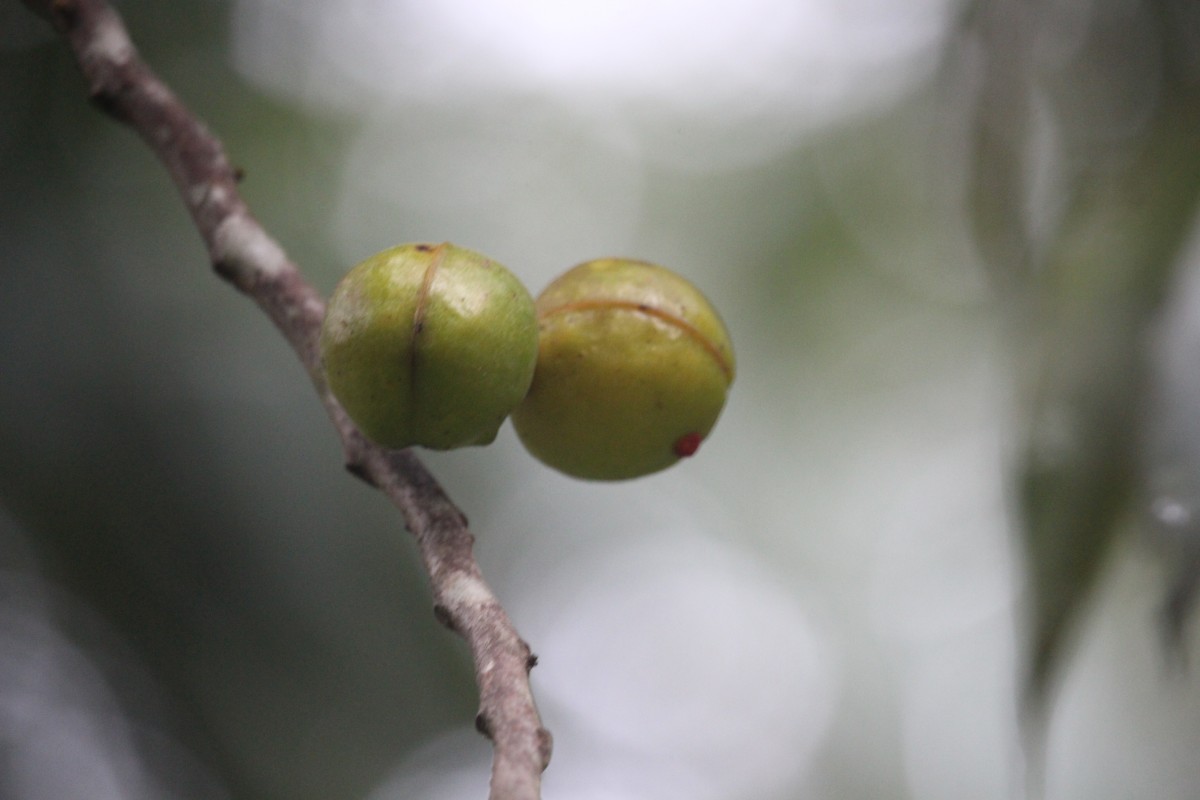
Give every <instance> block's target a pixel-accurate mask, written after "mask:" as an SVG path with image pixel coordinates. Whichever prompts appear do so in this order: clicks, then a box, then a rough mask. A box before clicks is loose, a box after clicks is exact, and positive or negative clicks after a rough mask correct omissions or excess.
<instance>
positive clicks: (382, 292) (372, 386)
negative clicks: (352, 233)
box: [321, 244, 537, 450]
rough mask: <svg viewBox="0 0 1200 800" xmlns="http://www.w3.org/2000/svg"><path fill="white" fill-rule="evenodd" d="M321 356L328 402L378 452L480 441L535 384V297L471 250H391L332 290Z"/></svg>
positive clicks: (356, 269) (410, 246)
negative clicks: (379, 449)
mask: <svg viewBox="0 0 1200 800" xmlns="http://www.w3.org/2000/svg"><path fill="white" fill-rule="evenodd" d="M321 358H322V360H323V362H324V366H325V376H326V379H327V380H328V381H329V388H330V389H331V390H332V391H333V394H334V395H335V396H336V397H337V399H338V401H339V402H340V403H341V404H342V406H343V407H344V408H345V409H346V413H348V414H349V415H350V418H351V419H353V420H354V422H355V424H357V425H358V427H359V428H360V429H361V430H362V432H363V433H365V434H366V435H367V436H368V437H369V438H371V439H373V440H375V441H376V442H378V443H379V444H381V445H384V446H385V447H408V446H409V445H414V444H419V445H423V446H425V447H430V448H434V449H437V450H447V449H450V448H453V447H463V446H465V445H475V444H488V443H489V442H491V441H492V440H493V439H495V438H496V432H497V431H498V430H499V428H500V425H501V423H503V422H504V418H505V417H507V416H508V414H509V412H511V411H512V409H513V407H514V406H516V404H517V403H518V402H520V400H521V398H522V397H524V396H525V392H526V391H527V390H528V389H529V383H530V381H531V380H532V379H533V370H534V365H535V363H536V361H537V318H536V315H535V312H534V307H533V298H531V297H530V296H529V292H528V291H526V289H525V287H524V286H522V285H521V282H520V281H519V280H517V278H516V277H515V276H514V275H513V274H512V273H511V272H509V271H508V270H507V269H505V268H504V267H502V266H501V265H500V264H497V263H496V262H494V261H492V260H490V259H488V258H486V257H484V256H481V255H480V254H478V253H475V252H472V251H470V250H466V249H464V248H461V247H455V246H454V245H452V244H439V245H431V244H405V245H400V246H399V247H394V248H392V249H390V250H385V251H383V252H382V253H378V254H377V255H374V256H371V257H370V258H368V259H367V260H366V261H364V262H362V263H361V264H359V265H358V266H356V267H354V269H352V270H350V272H348V273H346V276H345V277H344V278H343V279H342V281H341V283H339V284H338V286H337V289H335V290H334V292H333V296H332V297H331V298H330V299H329V307H328V308H327V309H326V312H325V322H324V325H323V326H322V328H321Z"/></svg>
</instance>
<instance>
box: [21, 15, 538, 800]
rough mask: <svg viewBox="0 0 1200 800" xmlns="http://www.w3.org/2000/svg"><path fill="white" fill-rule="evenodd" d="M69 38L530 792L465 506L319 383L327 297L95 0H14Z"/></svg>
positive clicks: (529, 728) (533, 747)
mask: <svg viewBox="0 0 1200 800" xmlns="http://www.w3.org/2000/svg"><path fill="white" fill-rule="evenodd" d="M23 1H24V2H25V4H26V5H27V6H29V7H30V8H31V9H32V10H33V11H35V12H36V13H38V14H40V15H41V16H43V17H45V18H47V19H48V20H50V22H51V23H52V24H53V25H54V27H55V29H56V30H57V31H58V32H59V33H60V34H61V35H62V37H63V38H64V39H65V40H66V42H67V43H68V44H69V45H70V48H71V50H72V52H73V53H74V55H75V58H76V60H77V61H78V64H79V68H80V70H81V71H82V73H83V76H84V79H85V80H86V82H87V86H88V90H89V92H90V96H91V99H92V100H93V102H95V103H96V105H97V106H99V107H100V108H101V109H102V110H103V111H104V112H106V113H107V114H109V115H110V116H112V117H114V118H115V119H117V120H119V121H120V122H123V123H125V124H126V125H128V126H130V127H131V128H133V129H134V130H135V131H136V132H137V133H138V134H139V135H140V136H141V137H142V139H143V140H145V142H146V144H147V145H148V146H149V147H150V149H151V150H153V152H154V153H155V155H157V156H158V157H159V159H160V160H161V161H162V162H163V164H164V165H165V166H166V168H167V171H168V173H169V174H170V175H171V178H172V179H173V180H174V181H175V184H176V186H177V188H178V189H179V192H180V195H181V196H182V199H183V202H184V205H185V206H186V207H187V209H188V212H189V213H190V214H191V215H192V219H193V221H194V222H195V225H196V228H197V229H198V230H199V232H200V235H201V237H202V238H203V240H204V243H205V245H206V246H207V248H208V252H209V256H210V257H211V259H212V263H213V266H214V268H215V269H216V271H217V273H218V274H220V275H221V277H223V278H225V279H226V280H228V281H229V282H230V283H232V284H233V285H234V286H236V287H237V288H238V289H239V290H241V291H242V292H244V293H245V294H247V295H249V296H250V297H251V298H252V299H253V300H254V301H255V302H256V303H258V305H259V306H260V307H261V308H262V310H263V311H264V312H265V313H266V314H267V315H268V316H269V317H270V318H271V320H272V321H273V322H274V323H275V325H276V327H278V329H279V330H280V332H281V333H282V334H283V335H284V337H285V338H286V339H287V341H288V342H289V343H290V344H291V346H292V348H293V349H294V350H295V351H296V355H297V356H298V357H299V359H300V361H301V363H302V364H303V365H304V368H305V369H306V370H307V371H308V374H309V377H310V379H311V380H312V382H313V386H314V387H315V389H316V391H317V395H318V396H319V397H320V399H321V402H322V404H323V405H324V406H325V409H326V411H327V412H328V414H329V417H330V419H331V420H332V421H333V425H334V427H335V428H336V429H337V432H338V434H339V436H340V437H341V440H342V444H343V447H344V451H345V459H346V465H347V468H348V469H350V471H351V472H353V473H354V474H355V475H357V476H358V477H360V478H362V479H363V480H365V481H366V482H368V483H369V484H371V485H372V486H375V487H376V488H378V489H379V490H380V491H381V492H383V493H384V494H385V495H387V497H388V498H389V499H390V500H391V501H392V502H393V503H394V504H395V505H396V506H397V507H398V508H399V509H400V511H401V513H402V515H403V517H404V522H405V524H406V526H407V527H408V529H409V530H410V531H411V532H412V533H413V535H414V536H415V537H416V540H417V544H418V547H419V550H420V553H421V558H422V561H423V562H424V565H425V568H426V570H427V572H428V573H429V577H430V581H431V584H432V592H433V599H434V610H435V614H436V616H437V618H438V619H439V620H440V621H441V622H442V623H443V624H445V625H446V626H447V627H449V628H450V629H452V630H454V631H456V632H457V633H458V634H459V635H461V636H462V637H463V638H464V639H465V640H466V641H467V643H468V645H469V646H470V649H471V653H472V656H473V658H474V663H475V676H476V682H477V683H478V686H479V694H480V710H479V715H478V717H477V718H476V726H477V727H478V728H479V730H480V731H481V732H482V733H484V734H485V735H487V736H488V737H489V738H490V739H491V740H492V742H493V745H494V758H493V765H492V781H491V794H490V797H491V798H492V800H534V799H535V798H537V797H539V796H540V786H541V773H542V771H543V770H544V769H545V768H546V765H547V763H548V762H549V759H550V749H551V743H550V735H549V733H548V732H547V731H546V730H545V729H544V728H543V727H542V725H541V720H540V718H539V716H538V712H537V709H536V707H535V705H534V701H533V695H532V693H531V691H530V687H529V670H530V669H531V668H532V666H533V664H534V663H535V659H534V657H533V655H532V654H531V652H530V650H529V646H528V645H527V644H526V643H525V642H524V641H523V640H522V639H521V638H520V636H519V635H518V634H517V631H516V629H515V628H514V626H513V624H512V622H511V621H510V620H509V618H508V615H507V614H506V613H505V611H504V609H503V608H502V607H501V606H500V603H499V601H498V600H497V599H496V597H495V595H494V594H493V593H492V591H491V589H490V588H489V587H488V585H487V584H486V583H485V582H484V580H483V576H482V575H481V573H480V570H479V566H478V564H477V563H476V561H475V558H474V555H473V552H472V545H473V542H474V537H473V536H472V534H471V533H470V531H469V530H468V529H467V521H466V518H465V517H464V516H463V514H462V513H461V512H460V511H459V510H458V509H457V508H456V507H455V506H454V505H453V503H452V502H451V501H450V499H449V498H448V497H447V496H446V494H445V492H443V491H442V489H441V487H440V486H439V485H438V484H437V482H436V481H435V480H434V478H433V476H432V475H430V473H429V472H428V471H427V470H426V469H425V468H424V466H422V464H421V463H420V461H419V460H418V459H417V458H416V457H415V456H414V455H413V454H412V453H410V452H408V451H407V450H404V451H389V450H384V449H382V448H380V447H378V446H376V445H374V444H372V443H371V442H369V441H367V440H366V439H365V438H363V436H362V435H361V434H360V433H359V432H358V430H357V429H356V428H355V427H354V425H353V423H351V422H350V420H349V418H348V417H347V416H346V414H345V412H344V411H343V410H342V408H341V407H340V406H339V405H338V403H337V401H336V400H335V399H334V398H333V395H332V394H331V393H330V392H329V388H328V387H327V386H326V383H325V378H324V375H323V374H322V370H321V365H320V358H319V355H318V350H317V337H318V332H319V330H320V326H321V319H322V316H323V315H324V310H325V304H324V301H323V300H322V298H321V297H320V295H319V294H318V293H317V292H316V290H315V289H314V288H313V287H312V286H311V285H310V284H309V283H308V282H307V281H306V280H305V279H304V277H303V276H302V275H301V274H300V271H299V270H298V269H297V267H296V265H295V264H293V263H292V262H291V261H290V260H289V259H288V257H287V255H286V254H285V253H284V251H283V249H282V248H281V247H280V246H279V244H278V243H277V242H275V240H274V239H272V238H271V237H270V236H269V235H268V234H267V233H266V232H265V231H264V230H263V229H262V227H261V226H260V225H259V224H258V222H257V221H256V220H255V219H254V217H253V216H252V215H251V214H250V211H249V209H248V208H247V206H246V204H245V202H244V201H243V200H242V198H241V196H240V194H239V193H238V189H237V183H238V180H239V177H240V175H239V172H238V170H237V169H236V168H235V167H234V166H233V165H232V164H231V163H230V162H229V160H228V158H227V157H226V155H225V152H224V149H223V147H222V145H221V143H220V142H219V141H218V140H217V139H216V138H215V137H214V136H213V135H212V134H210V133H209V132H208V130H207V129H206V128H205V127H204V125H203V124H202V123H201V122H200V121H199V120H198V119H197V118H196V117H195V116H194V115H193V114H192V113H191V112H190V111H189V110H188V109H187V108H186V107H185V106H184V105H183V104H182V103H181V102H180V101H179V99H178V98H177V97H176V96H175V95H174V94H173V93H172V92H171V90H170V89H169V88H168V87H167V86H166V85H165V84H164V83H163V82H162V81H161V80H159V79H158V77H157V76H155V74H154V73H153V72H152V71H151V69H150V68H149V67H148V66H147V65H146V64H145V63H144V62H143V61H142V60H141V58H140V57H139V55H138V53H137V51H136V49H135V48H134V46H133V43H132V42H131V40H130V38H129V35H128V33H127V32H126V30H125V27H124V24H123V23H122V21H121V19H120V17H119V16H118V15H117V13H116V12H115V11H114V10H113V9H112V8H111V7H109V5H108V4H107V3H106V2H104V1H103V0H23Z"/></svg>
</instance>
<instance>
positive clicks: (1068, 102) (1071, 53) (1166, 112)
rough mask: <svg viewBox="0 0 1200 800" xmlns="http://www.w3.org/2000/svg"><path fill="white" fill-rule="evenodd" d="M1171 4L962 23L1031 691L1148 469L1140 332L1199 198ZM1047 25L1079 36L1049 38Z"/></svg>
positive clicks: (1198, 115) (985, 6)
mask: <svg viewBox="0 0 1200 800" xmlns="http://www.w3.org/2000/svg"><path fill="white" fill-rule="evenodd" d="M1181 8H1182V6H1181V5H1180V4H1176V3H1173V2H1171V1H1170V0H1164V1H1163V2H1159V3H1148V4H1138V5H1136V6H1122V7H1111V8H1110V7H1106V6H1104V5H1103V4H1101V5H1099V6H1094V7H1092V8H1091V9H1090V10H1089V11H1086V12H1085V11H1082V10H1080V9H1074V10H1073V13H1062V12H1061V11H1060V12H1058V14H1057V16H1056V12H1055V10H1054V9H1052V8H1047V7H1046V6H1044V5H1041V4H1036V3H1028V2H1024V1H1023V0H983V2H978V3H976V4H975V5H974V7H973V9H972V11H973V13H972V14H971V15H970V17H969V21H968V24H967V26H966V30H965V31H964V42H965V44H964V47H963V50H964V51H965V52H966V53H968V54H969V58H967V59H964V60H965V61H970V62H971V63H969V66H970V67H971V68H974V69H976V70H977V75H978V78H977V84H976V93H975V97H974V104H975V107H974V113H973V131H972V133H973V138H974V142H973V144H974V152H973V153H972V155H971V159H972V171H971V172H972V174H971V181H972V185H971V198H972V205H973V208H972V211H973V215H974V224H975V233H976V237H977V241H978V242H979V247H980V251H981V253H982V255H983V256H984V258H985V259H986V260H987V261H988V267H989V269H990V270H991V272H992V273H993V275H994V276H995V278H996V283H997V286H998V288H1000V289H1002V290H1003V297H1004V300H1005V301H1006V302H1007V304H1008V311H1009V312H1010V313H1009V317H1010V322H1011V323H1012V327H1011V330H1012V332H1013V333H1014V342H1015V343H1016V348H1015V358H1016V359H1017V361H1018V368H1019V369H1020V370H1021V375H1020V379H1021V385H1020V387H1019V397H1020V407H1019V408H1018V413H1019V415H1020V416H1021V425H1022V429H1023V430H1022V442H1021V446H1020V452H1019V453H1018V454H1017V463H1016V464H1015V473H1016V474H1015V476H1014V484H1015V488H1016V494H1017V497H1016V498H1015V499H1016V501H1017V511H1018V514H1019V517H1020V518H1019V524H1020V526H1021V528H1022V532H1023V535H1024V543H1025V553H1026V564H1027V569H1028V576H1029V577H1028V597H1029V617H1028V621H1029V625H1030V632H1029V645H1028V646H1029V652H1028V655H1027V665H1026V666H1027V671H1028V672H1027V680H1026V687H1025V688H1026V690H1027V696H1026V699H1027V700H1028V701H1030V702H1031V705H1032V707H1033V708H1034V709H1036V708H1037V707H1039V706H1040V705H1041V704H1042V701H1043V700H1044V699H1045V695H1046V692H1047V689H1048V688H1049V684H1050V682H1051V679H1052V678H1053V675H1054V672H1055V666H1056V665H1057V664H1058V663H1059V662H1060V661H1061V660H1062V655H1063V652H1064V651H1065V649H1066V647H1065V642H1066V641H1067V640H1068V639H1069V638H1070V637H1069V633H1070V631H1071V630H1072V628H1073V627H1074V624H1075V623H1076V622H1077V619H1078V617H1079V614H1080V610H1081V609H1082V608H1083V607H1084V606H1085V604H1086V602H1087V600H1088V599H1089V597H1090V594H1091V590H1092V588H1093V586H1094V584H1095V583H1096V579H1097V576H1098V575H1099V574H1100V572H1101V569H1102V567H1103V564H1104V563H1105V560H1106V558H1105V556H1106V554H1107V553H1108V551H1109V550H1110V549H1111V545H1112V543H1113V541H1114V540H1115V539H1116V537H1117V536H1118V535H1119V533H1120V532H1121V531H1122V530H1123V529H1125V528H1128V527H1130V525H1129V523H1130V520H1131V512H1132V511H1134V509H1133V508H1132V507H1131V503H1130V501H1131V499H1132V498H1133V497H1134V494H1135V492H1136V491H1137V490H1139V489H1140V488H1142V482H1143V480H1144V476H1143V475H1142V473H1141V469H1142V467H1143V464H1142V463H1141V448H1142V446H1143V437H1144V433H1145V429H1144V426H1145V422H1146V409H1147V400H1148V396H1149V375H1148V368H1149V364H1148V360H1147V341H1146V340H1147V336H1148V334H1149V333H1150V330H1151V326H1152V325H1153V324H1154V323H1155V322H1156V320H1157V319H1158V315H1159V313H1160V310H1161V305H1162V300H1163V298H1164V296H1165V294H1166V293H1167V291H1168V290H1169V288H1170V285H1171V284H1170V281H1171V279H1172V277H1173V275H1174V273H1175V267H1176V265H1177V261H1178V259H1179V254H1180V251H1181V250H1182V248H1183V246H1184V244H1185V243H1186V241H1187V238H1188V236H1189V235H1190V234H1191V232H1192V230H1193V228H1194V224H1195V219H1196V211H1197V204H1198V202H1200V135H1198V132H1200V74H1198V73H1197V71H1196V69H1195V58H1196V56H1197V47H1198V45H1200V42H1197V41H1196V39H1195V37H1194V36H1192V35H1190V34H1189V31H1192V30H1194V28H1188V27H1187V26H1181V25H1178V24H1175V23H1176V22H1177V20H1174V19H1173V16H1172V15H1173V14H1176V13H1177V12H1179V11H1180V9H1181ZM1051 41H1055V42H1057V41H1068V42H1072V44H1071V45H1070V48H1069V49H1063V50H1059V51H1052V55H1051V56H1050V57H1045V56H1044V53H1045V51H1046V50H1047V48H1046V47H1041V48H1039V47H1038V45H1039V44H1043V45H1044V44H1046V43H1047V42H1051ZM1039 51H1040V52H1042V53H1043V58H1042V59H1041V60H1039V58H1038V55H1039ZM960 66H961V64H960ZM1035 109H1036V111H1037V112H1038V113H1037V114H1035ZM1035 130H1036V131H1040V133H1041V134H1042V136H1041V137H1040V138H1039V137H1038V136H1036V135H1035ZM1050 170H1052V171H1053V172H1052V173H1050V174H1048V171H1050ZM1039 183H1040V184H1041V186H1040V189H1041V194H1042V195H1043V196H1042V197H1041V198H1040V200H1039V198H1038V197H1036V196H1035V195H1036V194H1037V192H1035V191H1034V185H1035V184H1039ZM1035 228H1037V229H1040V233H1039V232H1038V231H1036V230H1035Z"/></svg>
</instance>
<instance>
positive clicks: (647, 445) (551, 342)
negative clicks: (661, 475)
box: [513, 258, 734, 480]
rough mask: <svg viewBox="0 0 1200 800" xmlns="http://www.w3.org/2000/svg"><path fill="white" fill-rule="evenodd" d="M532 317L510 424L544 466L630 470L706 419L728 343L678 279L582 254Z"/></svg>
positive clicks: (662, 463) (671, 455)
mask: <svg viewBox="0 0 1200 800" xmlns="http://www.w3.org/2000/svg"><path fill="white" fill-rule="evenodd" d="M537 315H538V362H537V371H536V372H535V373H534V377H533V385H532V386H531V387H530V389H529V394H528V395H527V396H526V397H525V399H524V400H523V401H522V402H521V404H520V405H519V406H517V408H516V410H515V411H513V427H514V428H516V431H517V435H518V436H519V437H520V439H521V442H522V443H523V444H524V445H525V447H526V448H527V449H528V450H529V452H531V453H532V454H533V455H534V456H536V457H537V458H538V459H539V460H541V461H542V462H544V463H545V464H547V465H549V466H551V467H554V468H555V469H558V470H560V471H562V472H565V473H567V474H568V475H574V476H575V477H578V478H588V479H593V480H621V479H625V478H636V477H638V476H640V475H646V474H649V473H651V472H657V471H658V470H661V469H665V468H666V467H669V466H671V465H672V464H674V463H675V462H676V461H678V460H679V459H680V458H682V457H684V456H689V455H691V454H692V453H694V452H695V451H696V448H697V447H699V445H700V442H701V441H702V440H703V439H704V437H706V436H707V435H708V433H709V431H710V430H712V427H713V425H714V424H716V421H717V417H718V416H719V415H720V413H721V408H722V407H723V406H724V405H725V395H726V393H727V392H728V390H729V385H730V383H732V382H733V373H734V360H733V346H732V344H731V343H730V341H729V334H728V332H727V331H726V330H725V326H724V324H722V322H721V319H720V317H719V316H718V315H717V312H716V311H715V310H714V309H713V307H712V306H711V305H710V304H709V302H708V300H706V299H705V297H704V295H702V294H701V293H700V291H699V290H698V289H697V288H696V287H695V286H693V285H692V284H691V283H689V282H688V281H687V280H685V279H684V278H682V277H680V276H679V275H676V274H675V273H673V272H671V271H670V270H668V269H665V268H663V267H659V266H656V265H654V264H647V263H645V262H641V261H630V260H627V259H616V258H609V259H600V260H597V261H589V262H587V263H585V264H580V265H579V266H577V267H575V268H574V269H572V270H570V271H568V272H567V273H565V274H564V275H562V276H561V277H559V278H558V279H557V280H555V281H554V282H553V283H551V284H550V285H549V286H548V287H546V290H545V291H544V292H542V294H541V296H539V297H538V300H537Z"/></svg>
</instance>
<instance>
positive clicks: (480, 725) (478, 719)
mask: <svg viewBox="0 0 1200 800" xmlns="http://www.w3.org/2000/svg"><path fill="white" fill-rule="evenodd" d="M475 730H477V731H479V732H480V733H481V734H483V735H484V736H486V737H487V738H489V739H491V738H492V723H491V722H489V721H488V718H487V714H484V713H483V712H482V711H480V712H479V713H478V714H476V715H475Z"/></svg>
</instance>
